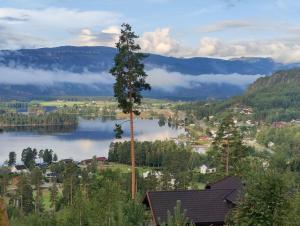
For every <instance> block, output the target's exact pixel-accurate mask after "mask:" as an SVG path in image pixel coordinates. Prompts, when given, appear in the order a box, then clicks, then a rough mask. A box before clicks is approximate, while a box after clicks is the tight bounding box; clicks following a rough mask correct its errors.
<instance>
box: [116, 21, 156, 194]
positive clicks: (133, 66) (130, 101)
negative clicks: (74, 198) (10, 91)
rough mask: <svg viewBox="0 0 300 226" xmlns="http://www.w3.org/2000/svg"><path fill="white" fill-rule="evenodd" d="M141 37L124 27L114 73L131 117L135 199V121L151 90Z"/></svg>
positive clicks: (123, 106) (120, 98)
mask: <svg viewBox="0 0 300 226" xmlns="http://www.w3.org/2000/svg"><path fill="white" fill-rule="evenodd" d="M136 38H138V36H137V35H136V34H135V33H134V32H133V31H132V30H131V26H130V25H129V24H122V28H121V35H120V38H119V42H118V43H116V47H117V49H118V53H117V55H116V56H115V58H114V61H115V65H114V67H113V68H112V69H111V70H110V73H111V74H112V75H113V76H115V78H116V82H115V84H114V93H115V95H114V96H115V97H116V98H117V101H118V106H119V108H121V109H122V110H123V112H124V113H125V114H129V116H130V138H131V145H130V150H131V151H130V154H131V171H132V176H131V195H132V199H135V196H136V175H135V151H134V126H133V117H134V114H135V115H139V113H140V112H139V111H138V106H139V105H140V104H141V100H142V94H141V92H142V91H143V90H150V85H149V84H148V83H146V80H145V79H146V77H147V74H146V73H145V71H144V64H142V63H141V61H142V60H143V59H144V58H145V57H146V56H145V55H144V54H143V53H140V52H138V51H139V50H140V49H141V48H140V46H139V45H138V44H136V43H135V39H136ZM121 130H122V129H121V126H120V125H116V132H117V136H118V137H120V136H121V134H122V133H121Z"/></svg>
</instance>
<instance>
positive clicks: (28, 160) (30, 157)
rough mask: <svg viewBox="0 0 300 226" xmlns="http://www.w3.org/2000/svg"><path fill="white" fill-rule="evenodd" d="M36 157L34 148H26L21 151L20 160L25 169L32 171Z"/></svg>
mask: <svg viewBox="0 0 300 226" xmlns="http://www.w3.org/2000/svg"><path fill="white" fill-rule="evenodd" d="M36 156H37V150H36V149H35V148H33V149H32V148H26V149H24V150H23V151H22V155H21V160H22V162H23V163H24V165H25V166H26V167H27V168H29V169H32V168H33V167H34V165H35V159H36Z"/></svg>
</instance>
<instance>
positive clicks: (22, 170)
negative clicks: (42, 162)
mask: <svg viewBox="0 0 300 226" xmlns="http://www.w3.org/2000/svg"><path fill="white" fill-rule="evenodd" d="M10 171H11V172H12V173H17V174H20V173H29V170H28V169H27V168H26V166H25V165H14V166H12V167H11V168H10Z"/></svg>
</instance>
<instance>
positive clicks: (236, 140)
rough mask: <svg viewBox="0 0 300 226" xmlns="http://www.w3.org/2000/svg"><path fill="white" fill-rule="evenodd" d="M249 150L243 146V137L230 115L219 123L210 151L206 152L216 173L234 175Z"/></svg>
mask: <svg viewBox="0 0 300 226" xmlns="http://www.w3.org/2000/svg"><path fill="white" fill-rule="evenodd" d="M248 152H249V148H248V147H246V146H245V145H244V144H243V136H242V134H241V132H240V131H239V130H238V128H237V127H236V126H235V123H234V121H233V117H232V115H231V114H227V115H226V116H225V117H224V118H223V119H222V121H221V123H220V126H219V128H218V131H217V134H216V137H215V139H214V140H213V143H212V147H211V149H210V150H209V151H208V152H207V155H208V158H209V159H210V161H211V163H212V165H213V166H215V167H216V168H217V173H218V174H221V175H228V174H236V173H237V172H238V171H239V167H240V163H241V160H243V158H245V157H246V156H247V155H249V153H248Z"/></svg>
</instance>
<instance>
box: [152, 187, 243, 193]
mask: <svg viewBox="0 0 300 226" xmlns="http://www.w3.org/2000/svg"><path fill="white" fill-rule="evenodd" d="M216 190H226V191H235V190H238V189H236V188H212V189H198V190H197V189H193V190H165V191H147V193H158V192H160V193H161V192H190V191H192V192H203V191H216Z"/></svg>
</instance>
